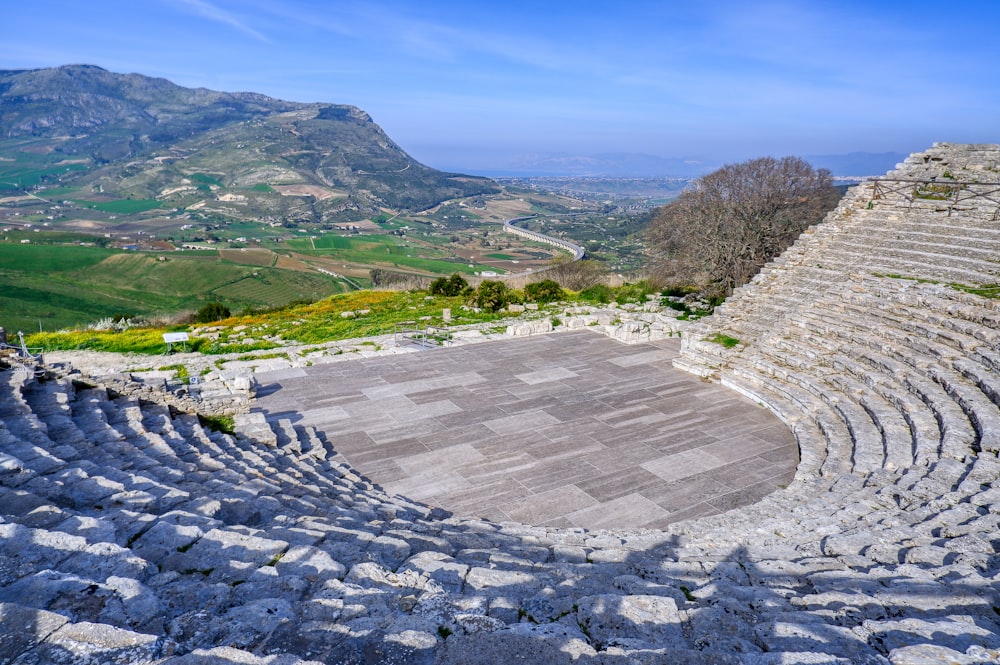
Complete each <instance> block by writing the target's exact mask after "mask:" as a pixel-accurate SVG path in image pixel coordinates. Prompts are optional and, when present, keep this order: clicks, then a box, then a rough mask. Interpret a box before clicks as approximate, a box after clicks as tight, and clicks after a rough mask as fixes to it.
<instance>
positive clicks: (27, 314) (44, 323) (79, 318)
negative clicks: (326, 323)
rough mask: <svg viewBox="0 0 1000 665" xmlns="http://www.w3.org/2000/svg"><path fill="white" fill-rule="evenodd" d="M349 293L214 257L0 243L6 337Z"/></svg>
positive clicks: (330, 281) (292, 273) (291, 273)
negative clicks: (208, 307)
mask: <svg viewBox="0 0 1000 665" xmlns="http://www.w3.org/2000/svg"><path fill="white" fill-rule="evenodd" d="M261 253H262V252H261V250H256V251H255V252H254V253H251V252H246V253H244V252H239V250H235V251H234V254H235V257H234V258H236V259H237V260H239V259H240V258H241V257H246V258H248V259H249V260H251V261H255V260H258V259H259V258H260V256H259V255H260V254H261ZM247 254H249V255H250V256H249V257H247ZM268 255H269V256H272V257H273V255H271V254H270V252H268ZM272 260H273V259H272ZM296 263H297V262H296ZM302 265H304V264H302ZM255 273H256V275H255ZM348 288H349V287H348V285H347V284H346V283H344V282H343V281H342V280H339V279H338V278H336V277H333V276H331V275H326V274H323V273H319V272H303V271H302V267H298V269H296V270H285V269H281V268H271V267H264V266H261V265H259V262H258V264H257V265H254V264H251V265H245V264H239V263H234V262H233V261H228V260H227V261H223V260H221V259H220V257H219V254H218V253H217V252H211V253H210V255H208V256H206V253H205V252H197V253H195V252H191V253H188V252H183V253H180V252H178V253H171V254H166V255H165V254H163V253H143V252H122V251H119V250H111V249H101V248H96V247H78V246H60V245H20V244H11V243H0V326H3V327H5V328H7V329H8V330H10V331H16V330H19V329H23V330H38V329H39V327H40V326H41V327H42V329H44V330H55V329H60V328H65V327H68V326H78V325H84V324H87V323H91V322H93V321H97V320H99V319H102V318H106V317H110V316H115V317H121V316H123V315H124V316H130V317H131V316H155V315H161V314H170V313H176V312H182V311H193V310H195V309H197V308H198V307H199V306H200V305H201V304H203V303H204V302H207V301H209V300H221V301H223V302H225V303H226V304H227V305H228V306H229V307H230V308H232V309H234V310H236V309H239V308H243V307H260V306H268V307H272V306H278V305H283V304H285V303H287V302H290V301H292V300H303V299H309V300H314V299H318V298H323V297H325V296H328V295H332V294H335V293H341V292H343V291H345V290H347V289H348Z"/></svg>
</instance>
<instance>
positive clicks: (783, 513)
mask: <svg viewBox="0 0 1000 665" xmlns="http://www.w3.org/2000/svg"><path fill="white" fill-rule="evenodd" d="M998 167H1000V146H985V147H984V146H971V147H970V146H953V145H942V146H937V147H935V148H933V149H931V150H929V151H927V153H923V154H920V155H916V156H913V157H911V158H910V160H908V163H907V165H906V166H904V168H903V169H902V170H901V171H899V172H897V174H896V175H897V176H898V177H902V176H904V175H905V176H906V177H929V175H933V174H934V173H938V175H940V172H942V171H943V170H944V169H947V170H949V172H950V173H951V174H952V175H954V176H955V177H956V179H960V180H965V179H971V178H974V177H978V178H980V179H985V178H986V177H987V176H988V177H990V178H992V179H993V180H997V179H1000V178H997V176H998V172H997V169H998ZM866 187H867V188H868V189H866ZM871 195H872V186H871V185H862V186H860V187H859V188H857V189H856V190H854V192H853V193H852V194H850V195H849V196H848V198H847V199H845V201H844V203H842V205H841V207H840V208H839V209H838V211H837V212H835V213H833V214H832V215H831V217H830V218H829V219H828V220H827V222H825V223H824V224H823V225H820V226H819V227H816V228H815V229H813V230H812V232H811V233H810V234H808V235H807V236H806V237H804V238H803V239H802V240H800V241H799V243H797V244H796V246H795V247H793V248H792V249H791V250H789V252H786V254H785V255H783V256H782V257H781V258H780V259H779V260H778V261H776V262H775V263H774V264H772V265H771V266H769V267H768V268H767V269H765V272H764V273H762V275H761V276H760V277H758V278H757V279H755V281H754V283H753V285H752V286H749V287H745V288H743V289H741V290H740V291H739V292H738V293H737V294H736V295H735V296H734V297H733V299H731V300H730V301H729V302H727V304H726V305H725V307H723V308H721V311H719V312H718V313H717V314H716V315H714V316H713V317H711V318H709V319H707V320H705V321H704V322H703V323H702V324H701V325H700V327H699V331H698V333H697V337H695V338H693V339H690V340H688V341H686V351H687V355H686V356H685V357H684V358H683V359H682V361H683V362H682V363H680V364H683V365H684V366H685V367H687V368H689V369H694V370H696V371H699V372H700V373H702V374H704V375H706V376H713V377H716V378H717V379H718V380H721V381H723V382H724V383H725V384H727V385H729V386H731V387H733V388H734V389H736V390H739V391H741V392H743V393H745V394H747V395H749V396H751V397H752V398H754V399H756V400H758V401H760V402H762V403H764V404H766V405H767V406H768V407H770V408H771V409H772V410H773V411H774V412H775V413H777V414H778V415H779V416H780V417H781V418H782V419H783V420H784V421H785V422H786V423H787V424H788V426H789V427H790V428H791V429H792V430H793V432H794V433H795V435H796V437H797V439H798V441H799V446H800V451H801V464H800V466H799V469H798V472H797V475H796V477H795V480H794V481H793V482H792V483H791V484H790V485H789V486H788V488H787V489H784V490H782V491H779V492H776V493H774V494H772V495H770V496H768V497H766V498H764V499H763V500H762V501H760V502H758V503H756V504H753V505H750V506H745V507H741V508H736V509H734V510H732V511H730V512H728V513H725V514H722V515H718V516H714V517H710V518H705V519H701V520H694V521H688V522H681V523H678V524H675V525H673V526H672V527H671V528H670V529H669V530H667V531H620V532H619V531H603V532H586V531H583V530H565V529H547V528H542V527H533V526H528V525H519V524H502V525H501V524H494V523H490V522H485V521H477V520H459V519H455V518H452V517H450V516H449V515H448V514H447V513H445V512H443V511H441V510H440V509H437V510H432V509H430V508H428V507H427V506H422V505H419V504H416V503H414V502H411V501H408V500H407V499H405V498H403V497H398V496H393V497H390V496H387V495H385V494H384V493H383V492H382V491H381V490H380V489H379V488H378V487H375V486H373V485H372V484H371V483H369V482H367V481H366V480H365V479H364V478H363V477H361V476H359V475H358V474H357V473H356V472H355V471H353V470H352V469H349V468H345V467H344V466H342V465H340V464H338V463H336V462H335V461H333V459H334V457H335V454H336V451H335V450H332V449H331V447H330V445H329V444H328V443H327V442H325V441H323V440H322V439H321V438H320V437H318V436H317V435H316V433H315V432H313V431H311V430H310V429H308V428H301V427H296V426H294V424H293V423H292V422H291V421H284V422H282V423H280V425H279V426H278V427H277V428H275V430H276V431H272V430H270V429H267V428H266V426H264V424H262V423H261V422H259V421H253V420H252V419H251V420H248V421H247V422H244V423H241V427H240V429H241V431H246V432H254V436H253V438H248V437H247V436H244V435H230V434H225V433H219V432H215V431H212V430H210V429H208V428H206V427H205V426H203V424H202V422H201V421H200V420H199V418H198V417H197V416H194V415H188V414H177V413H172V412H171V411H170V410H169V409H168V408H167V407H165V406H162V405H159V404H155V403H145V402H143V403H140V402H137V401H134V400H129V399H126V398H122V397H116V396H113V395H109V394H108V393H107V391H106V390H104V389H103V388H101V387H95V386H89V385H86V384H84V383H82V382H79V381H77V382H76V383H74V381H73V380H72V379H71V378H62V379H48V380H42V379H38V380H36V379H34V378H32V377H28V376H27V375H24V374H17V373H13V372H9V371H7V372H0V662H4V663H7V662H10V663H48V662H52V663H157V664H169V665H189V664H193V663H199V664H201V663H228V664H232V663H260V664H271V665H274V664H280V665H294V664H297V663H308V662H318V663H382V662H385V663H414V664H418V663H419V664H424V663H448V664H452V663H455V664H457V663H507V662H526V663H538V664H541V663H570V662H573V663H585V664H586V663H594V664H596V663H601V664H612V663H613V664H615V665H617V664H625V663H693V664H702V663H704V664H709V663H723V664H725V663H734V664H735V663H746V664H760V665H764V664H774V663H840V664H844V665H847V664H853V663H894V664H895V665H916V664H918V663H937V662H950V663H985V662H997V661H1000V585H998V574H1000V558H998V551H1000V535H998V534H1000V528H998V527H1000V459H998V452H1000V373H998V370H1000V332H998V331H1000V301H991V300H986V299H984V298H980V297H978V296H975V295H970V294H968V293H965V292H963V291H960V290H957V289H955V288H952V287H950V286H947V285H946V284H943V283H935V282H942V281H943V282H961V283H964V284H979V283H982V282H984V281H986V280H987V279H989V280H992V281H997V278H996V271H997V267H998V266H1000V264H998V263H997V257H1000V233H998V230H1000V222H997V221H996V220H995V219H991V218H990V216H991V215H992V211H991V209H990V206H989V205H983V206H980V205H978V204H976V205H972V204H966V205H965V207H964V208H963V209H961V210H959V209H955V208H949V207H948V206H944V205H942V204H941V203H940V202H931V203H929V204H928V205H927V206H924V205H923V202H919V201H918V202H917V204H916V205H914V206H913V207H909V202H908V201H905V200H892V199H888V198H882V199H878V200H874V201H871V202H872V206H871V207H869V205H868V204H869V201H870V200H871ZM932 207H933V208H934V209H933V210H932V209H930V208H932ZM924 208H927V209H924ZM938 208H942V209H941V210H938ZM896 217H898V219H895V218H896ZM942 217H943V218H944V219H946V220H947V222H943V221H942ZM945 228H946V229H947V230H948V231H947V232H945V231H944V229H945ZM966 237H972V238H976V239H978V240H979V242H977V243H976V244H975V246H972V244H971V243H965V241H964V240H963V239H964V238H966ZM928 240H929V241H930V242H928ZM938 241H939V242H938ZM921 243H922V244H921ZM873 247H877V248H878V249H877V250H876V251H873V250H872V248H873ZM888 274H893V275H899V277H888V276H886V275H888ZM903 278H908V279H903ZM920 280H924V281H920ZM927 280H933V282H932V281H927ZM717 332H718V333H723V334H727V335H731V336H733V337H737V338H739V339H740V342H741V343H740V344H739V345H738V346H737V347H736V349H734V350H732V351H727V350H725V349H724V348H723V347H722V346H720V345H718V344H713V343H711V342H708V341H706V340H705V339H704V338H706V337H710V336H711V335H712V334H714V333H717Z"/></svg>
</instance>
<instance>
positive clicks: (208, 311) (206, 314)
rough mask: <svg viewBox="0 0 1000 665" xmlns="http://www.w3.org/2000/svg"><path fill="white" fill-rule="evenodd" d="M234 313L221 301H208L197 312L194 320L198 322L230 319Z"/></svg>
mask: <svg viewBox="0 0 1000 665" xmlns="http://www.w3.org/2000/svg"><path fill="white" fill-rule="evenodd" d="M232 314H233V313H232V312H230V311H229V308H228V307H226V306H225V305H223V304H222V303H221V302H208V303H205V304H204V305H202V306H201V309H199V310H198V311H197V312H196V313H195V315H194V320H195V322H196V323H212V322H213V321H221V320H222V319H228V318H229V317H230V316H232Z"/></svg>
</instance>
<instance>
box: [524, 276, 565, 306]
mask: <svg viewBox="0 0 1000 665" xmlns="http://www.w3.org/2000/svg"><path fill="white" fill-rule="evenodd" d="M524 295H525V297H527V299H528V300H531V301H533V302H541V303H546V302H552V301H554V300H562V299H563V297H564V295H565V294H564V293H563V290H562V287H561V286H559V284H557V283H556V282H554V281H553V280H551V279H543V280H542V281H540V282H532V283H531V284H528V285H526V286H525V287H524Z"/></svg>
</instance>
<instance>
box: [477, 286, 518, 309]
mask: <svg viewBox="0 0 1000 665" xmlns="http://www.w3.org/2000/svg"><path fill="white" fill-rule="evenodd" d="M510 298H511V293H510V289H508V288H507V285H506V284H504V283H503V282H497V281H495V280H492V279H486V280H483V281H482V282H480V284H479V287H478V288H477V289H476V290H475V292H474V293H473V294H472V304H473V305H475V306H476V307H479V308H480V309H485V310H486V311H488V312H497V311H499V310H501V309H503V308H504V307H506V306H507V305H508V304H509V303H510Z"/></svg>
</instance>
